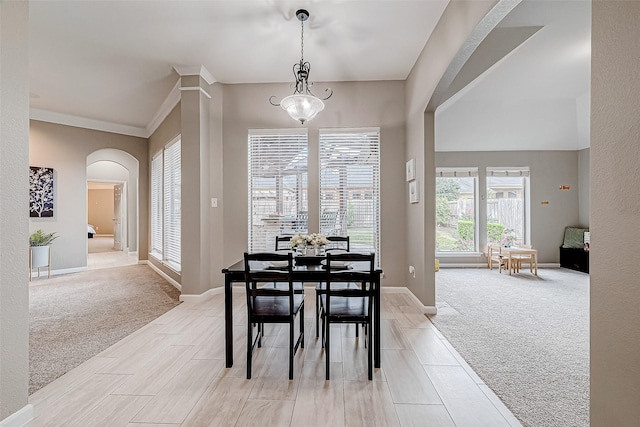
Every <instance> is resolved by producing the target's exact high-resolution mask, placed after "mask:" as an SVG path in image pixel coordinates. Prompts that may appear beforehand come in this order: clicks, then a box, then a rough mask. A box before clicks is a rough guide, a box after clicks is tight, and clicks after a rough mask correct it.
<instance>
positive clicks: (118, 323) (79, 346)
mask: <svg viewBox="0 0 640 427" xmlns="http://www.w3.org/2000/svg"><path fill="white" fill-rule="evenodd" d="M179 295H180V293H179V291H178V290H177V289H176V288H174V287H173V286H172V285H171V284H169V283H168V282H167V281H166V280H164V279H163V278H162V277H160V276H159V275H158V274H156V273H155V272H154V271H153V270H151V269H150V268H149V267H148V266H146V265H133V266H127V267H119V268H110V269H103V270H96V271H86V272H81V273H74V274H68V275H64V276H57V277H52V278H51V279H45V280H37V281H34V282H30V284H29V372H30V375H29V394H30V395H31V394H33V393H34V392H35V391H37V390H39V389H40V388H42V387H44V386H45V385H47V384H49V383H50V382H51V381H53V380H55V379H56V378H58V377H60V376H62V375H63V374H65V373H66V372H68V371H70V370H71V369H73V368H75V367H76V366H78V365H80V364H81V363H83V362H84V361H86V360H88V359H90V358H91V357H93V356H95V355H96V354H98V353H100V352H101V351H103V350H105V349H106V348H108V347H109V346H111V345H112V344H115V343H116V342H118V341H120V340H121V339H122V338H124V337H126V336H127V335H129V334H131V333H132V332H134V331H136V330H138V329H140V328H141V327H143V326H144V325H146V324H147V323H149V322H151V321H152V320H153V319H155V318H157V317H159V316H160V315H162V314H164V313H166V312H167V311H169V310H171V309H172V308H173V307H175V306H176V305H178V304H179V301H178V298H179Z"/></svg>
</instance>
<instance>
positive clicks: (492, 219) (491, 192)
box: [487, 168, 529, 244]
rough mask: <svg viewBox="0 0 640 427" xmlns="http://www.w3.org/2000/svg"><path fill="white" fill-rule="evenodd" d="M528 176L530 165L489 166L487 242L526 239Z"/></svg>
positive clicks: (517, 241)
mask: <svg viewBox="0 0 640 427" xmlns="http://www.w3.org/2000/svg"><path fill="white" fill-rule="evenodd" d="M528 179H529V168H487V243H489V244H491V243H507V240H515V243H527V240H528V239H527V236H526V229H527V228H526V221H527V217H526V212H527V209H526V207H527V198H528V196H527V192H526V189H527V180H528ZM510 236H511V237H510Z"/></svg>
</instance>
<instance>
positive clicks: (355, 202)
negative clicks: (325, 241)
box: [320, 128, 380, 262]
mask: <svg viewBox="0 0 640 427" xmlns="http://www.w3.org/2000/svg"><path fill="white" fill-rule="evenodd" d="M320 232H321V233H324V234H327V235H342V236H347V235H348V236H350V243H351V248H352V250H353V251H374V252H376V258H377V260H378V262H379V260H380V130H379V129H378V128H375V129H340V130H335V129H332V130H320Z"/></svg>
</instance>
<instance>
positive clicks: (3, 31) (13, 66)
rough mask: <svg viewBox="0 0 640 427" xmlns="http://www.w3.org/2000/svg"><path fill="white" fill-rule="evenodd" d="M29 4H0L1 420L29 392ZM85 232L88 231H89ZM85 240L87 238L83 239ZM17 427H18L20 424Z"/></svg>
mask: <svg viewBox="0 0 640 427" xmlns="http://www.w3.org/2000/svg"><path fill="white" fill-rule="evenodd" d="M28 35H29V3H28V2H2V4H1V5H0V94H1V96H0V218H2V220H1V221H0V420H3V419H5V418H7V417H8V416H10V415H11V414H14V413H16V412H17V411H22V412H21V413H24V414H25V415H27V418H26V419H23V420H22V421H23V422H24V421H28V420H29V416H30V415H31V414H32V413H33V410H32V409H30V407H29V406H27V404H28V387H29V285H28V281H27V280H28V279H27V271H28V269H29V264H28V259H29V253H28V243H27V239H28V237H29V223H28V220H27V218H28V216H29V211H28V206H29V198H28V188H29V187H28V182H29V172H28V171H29V169H28V166H29V70H28V55H27V40H28ZM85 227H86V226H85ZM85 236H86V235H85ZM16 425H17V423H16Z"/></svg>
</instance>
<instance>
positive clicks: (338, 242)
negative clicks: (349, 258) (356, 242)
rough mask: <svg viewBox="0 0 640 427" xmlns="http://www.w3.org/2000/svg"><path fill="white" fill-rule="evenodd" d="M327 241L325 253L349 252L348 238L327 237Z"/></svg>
mask: <svg viewBox="0 0 640 427" xmlns="http://www.w3.org/2000/svg"><path fill="white" fill-rule="evenodd" d="M327 240H328V241H329V244H328V245H327V246H326V250H327V251H331V250H334V249H341V250H345V251H347V252H349V251H350V250H351V244H350V241H349V236H327Z"/></svg>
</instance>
